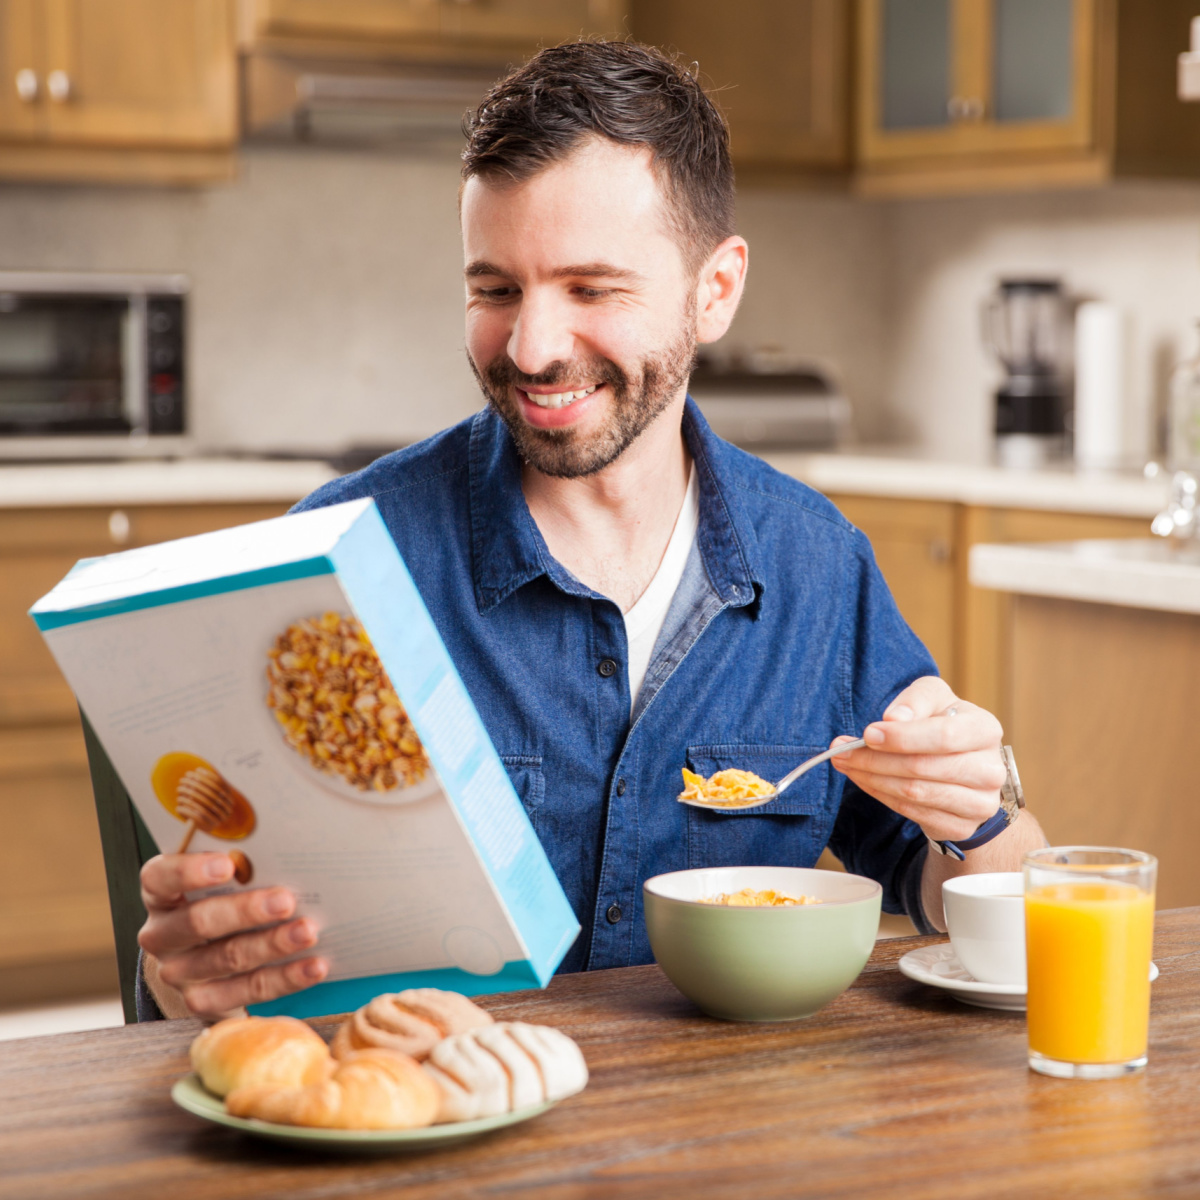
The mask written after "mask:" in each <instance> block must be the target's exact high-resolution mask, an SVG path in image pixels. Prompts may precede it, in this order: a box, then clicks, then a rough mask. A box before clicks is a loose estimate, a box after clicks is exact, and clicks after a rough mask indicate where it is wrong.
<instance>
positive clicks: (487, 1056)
mask: <svg viewBox="0 0 1200 1200" xmlns="http://www.w3.org/2000/svg"><path fill="white" fill-rule="evenodd" d="M424 1070H425V1073H426V1074H427V1075H428V1076H429V1077H430V1079H432V1080H433V1081H434V1082H435V1083H436V1084H437V1085H438V1090H439V1091H440V1092H441V1105H440V1107H439V1108H438V1115H437V1121H438V1122H439V1123H440V1122H445V1121H471V1120H474V1119H476V1118H478V1117H491V1116H497V1115H499V1114H500V1113H506V1112H515V1111H517V1110H518V1109H521V1108H529V1107H530V1106H532V1105H534V1104H541V1103H543V1102H544V1101H547V1100H561V1099H563V1097H565V1096H572V1095H574V1094H575V1093H576V1092H581V1091H582V1090H583V1089H584V1087H586V1086H587V1080H588V1071H587V1063H586V1062H585V1061H584V1058H583V1053H582V1052H581V1051H580V1049H579V1047H578V1046H577V1045H576V1044H575V1043H574V1042H573V1041H572V1040H571V1039H570V1038H569V1037H567V1035H566V1034H565V1033H562V1032H561V1031H560V1030H557V1029H552V1028H550V1027H549V1026H547V1025H526V1024H524V1023H523V1022H521V1021H505V1022H502V1023H500V1024H494V1025H491V1026H489V1027H487V1028H484V1029H476V1030H473V1031H472V1032H470V1033H463V1034H458V1035H456V1036H454V1037H448V1038H446V1039H445V1040H444V1041H441V1042H439V1043H438V1044H437V1045H436V1046H435V1047H434V1048H433V1051H432V1053H431V1054H430V1056H429V1061H428V1062H427V1063H426V1064H425V1067H424Z"/></svg>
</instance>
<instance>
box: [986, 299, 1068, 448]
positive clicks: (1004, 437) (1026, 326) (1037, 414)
mask: <svg viewBox="0 0 1200 1200" xmlns="http://www.w3.org/2000/svg"><path fill="white" fill-rule="evenodd" d="M983 315H984V341H985V342H986V344H987V347H988V349H989V350H990V351H991V352H992V354H993V355H995V357H996V359H997V360H998V361H999V362H1000V364H1001V365H1002V366H1003V367H1004V370H1005V372H1006V377H1005V379H1004V382H1003V383H1002V384H1001V385H1000V387H999V388H998V389H997V390H996V393H995V398H996V423H995V431H996V452H997V458H998V459H999V461H1000V463H1001V465H1003V466H1011V467H1026V468H1028V467H1037V466H1040V465H1042V464H1043V463H1045V462H1048V461H1050V460H1051V459H1054V458H1059V457H1061V456H1062V455H1063V454H1064V453H1065V450H1066V399H1067V377H1068V372H1069V370H1070V360H1069V348H1070V341H1071V339H1070V311H1069V309H1068V306H1067V300H1066V297H1065V296H1064V295H1063V290H1062V285H1061V283H1060V282H1059V281H1058V280H1057V279H1002V280H1001V281H1000V284H999V287H998V288H997V289H996V291H995V292H994V293H993V294H992V296H991V297H990V298H989V299H988V301H987V304H986V305H985V307H984V314H983Z"/></svg>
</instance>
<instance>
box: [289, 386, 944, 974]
mask: <svg viewBox="0 0 1200 1200" xmlns="http://www.w3.org/2000/svg"><path fill="white" fill-rule="evenodd" d="M683 432H684V436H685V438H686V439H687V444H688V447H689V449H690V450H691V453H692V456H693V458H694V460H695V463H696V470H697V472H698V476H699V487H700V525H699V530H698V532H697V535H696V544H695V547H694V549H693V552H692V555H691V558H690V559H689V562H688V565H687V567H686V568H685V572H684V578H683V581H682V582H681V584H680V587H679V589H678V591H677V593H676V596H675V601H674V602H673V604H672V606H671V609H670V610H669V612H668V614H667V619H666V622H665V624H664V626H663V630H662V633H661V634H660V636H659V639H658V641H657V643H656V645H655V650H654V654H653V657H652V660H651V664H650V669H649V671H648V672H647V674H646V678H645V681H644V683H643V685H642V690H641V691H640V693H639V695H638V701H637V707H636V709H635V710H634V712H633V714H632V716H631V715H630V695H629V683H628V674H627V671H626V669H625V666H626V650H627V643H626V636H625V623H624V619H623V617H622V614H621V610H620V608H618V606H617V605H616V604H615V603H614V602H613V601H611V600H609V599H607V598H606V597H604V596H602V595H600V594H598V593H597V592H595V591H593V590H592V589H591V588H589V587H587V586H586V585H584V584H583V583H581V582H580V581H579V580H578V579H576V578H575V577H574V576H573V575H572V574H571V573H570V572H569V571H567V570H566V569H565V568H564V567H563V566H562V565H561V564H560V563H558V562H557V561H556V560H555V559H554V558H553V557H552V556H551V555H550V552H549V550H548V549H547V546H546V543H545V541H544V539H543V538H542V536H541V533H540V532H539V530H538V528H537V525H536V524H535V522H534V520H533V518H532V517H531V515H530V512H529V509H528V506H527V505H526V503H525V498H524V495H523V493H522V491H521V466H520V461H519V459H518V456H517V453H516V449H515V447H514V444H513V442H512V439H511V437H510V436H509V433H508V430H507V429H506V428H505V426H504V424H503V422H502V421H501V420H500V419H499V418H498V417H497V416H496V415H495V414H494V413H492V412H491V411H486V410H485V411H483V412H480V413H479V414H477V415H476V416H475V417H473V418H471V419H470V420H468V421H465V422H463V423H462V424H460V425H457V426H455V427H454V428H452V429H449V430H446V431H445V432H444V433H441V434H438V435H437V436H435V437H433V438H430V439H428V440H427V441H424V442H421V443H420V444H418V445H415V446H411V447H409V448H407V449H405V450H400V451H397V452H396V453H394V454H389V455H387V456H386V457H384V458H381V459H380V460H379V461H378V462H375V463H373V464H372V465H371V466H369V467H367V468H366V469H365V470H363V471H359V472H358V473H356V474H353V475H349V476H346V477H344V478H341V479H337V480H334V481H333V482H331V483H328V484H326V485H325V486H324V487H322V488H320V489H318V490H317V491H316V492H314V493H313V494H312V495H311V496H309V497H308V498H307V499H305V500H303V501H302V502H301V503H300V504H299V505H298V506H297V509H299V510H303V509H308V508H314V507H318V506H320V505H325V504H335V503H339V502H341V501H344V500H352V499H357V498H360V497H364V496H371V497H373V498H374V499H375V502H376V504H377V505H378V507H379V510H380V512H381V514H382V516H383V519H384V521H385V522H386V524H387V527H388V529H389V530H390V531H391V534H392V537H393V538H394V539H395V541H396V545H397V546H398V547H399V550H400V553H401V554H402V555H403V557H404V560H405V562H406V564H407V565H408V568H409V570H410V572H411V573H412V576H413V579H414V580H415V581H416V585H417V587H418V589H419V590H420V592H421V595H422V596H423V597H424V599H425V603H426V605H427V606H428V608H429V611H430V613H431V614H432V616H433V620H434V622H435V623H436V625H437V627H438V630H439V632H440V633H441V635H442V637H443V639H444V640H445V643H446V646H447V648H448V650H449V652H450V655H451V657H452V658H453V659H454V662H455V663H456V665H457V666H458V669H459V671H460V673H461V674H462V677H463V681H464V682H465V684H466V686H467V689H468V691H469V692H470V694H471V697H472V699H473V700H474V702H475V705H476V707H477V708H478V710H479V714H480V716H481V717H482V719H483V723H484V725H485V726H486V727H487V730H488V733H489V734H490V735H491V738H492V742H493V743H494V745H495V747H496V750H497V753H498V754H499V755H500V757H501V759H502V761H503V763H504V765H505V767H506V768H507V770H508V772H509V775H510V777H511V779H512V782H513V785H514V787H515V789H516V791H517V794H518V796H520V798H521V801H522V803H523V804H524V806H525V811H526V812H527V813H528V814H529V819H530V821H531V822H532V824H533V827H534V829H535V830H536V831H537V835H538V837H539V838H540V839H541V842H542V845H543V846H544V847H545V850H546V854H547V855H548V856H549V859H550V862H551V864H552V866H553V868H554V870H555V873H556V874H557V876H558V878H559V881H560V882H561V883H562V886H563V888H564V889H565V891H566V894H567V896H568V898H569V899H570V902H571V905H572V907H573V908H574V910H575V914H576V916H577V917H578V918H579V922H580V925H581V926H582V927H583V932H582V933H581V934H580V936H579V938H578V939H577V940H576V942H575V944H574V945H573V946H572V947H571V949H570V950H569V951H568V953H567V956H566V958H565V959H564V961H563V964H562V967H561V968H560V969H561V970H563V971H574V970H584V969H596V968H602V967H623V966H630V965H634V964H638V963H646V962H650V961H652V955H651V952H650V944H649V941H648V939H647V936H646V927H645V922H644V920H643V917H642V883H643V882H644V881H645V880H646V879H648V878H650V877H651V876H653V875H658V874H661V873H662V872H665V871H679V870H683V869H686V868H691V867H703V866H725V865H741V866H751V865H767V864H775V865H787V866H812V865H813V864H814V863H815V862H816V860H817V858H818V857H819V855H820V854H821V851H822V850H823V849H824V848H825V847H826V845H828V846H829V847H830V848H831V849H832V850H833V852H834V853H835V854H837V855H838V857H839V858H841V859H842V861H843V862H844V863H845V865H846V869H847V870H849V871H853V872H856V873H858V874H863V875H869V876H870V877H872V878H874V879H877V880H878V881H879V882H880V883H881V884H882V885H883V905H884V909H885V911H887V912H893V913H895V912H907V913H908V914H909V915H910V916H911V917H912V918H913V920H914V921H915V922H916V924H917V925H918V927H919V928H921V929H923V930H926V931H928V930H929V929H930V926H929V925H928V923H927V921H926V920H925V917H924V913H923V911H922V909H921V903H920V877H921V870H922V867H923V864H924V861H925V853H926V849H927V843H926V840H925V837H924V835H923V834H922V833H921V830H920V829H919V827H918V826H916V825H915V824H913V823H912V822H911V821H908V820H905V819H904V818H903V817H901V816H899V815H897V814H896V813H895V812H893V811H892V810H891V809H889V808H887V807H886V806H885V805H883V804H881V803H880V802H879V801H877V800H874V799H872V798H871V797H869V796H867V795H866V794H865V793H864V792H862V791H860V790H859V789H858V788H857V787H856V786H854V785H853V784H851V783H849V782H848V781H847V780H846V779H845V778H844V777H843V776H842V775H840V774H838V773H837V772H836V771H834V770H833V769H832V768H831V767H830V766H829V764H828V763H825V764H823V765H822V766H820V767H818V768H817V769H815V770H813V771H810V772H809V773H808V774H807V775H804V776H802V777H801V778H800V779H799V780H798V781H797V782H796V783H795V784H793V785H792V786H791V787H790V788H788V790H787V791H786V792H784V793H783V795H782V796H781V797H780V798H779V799H778V800H776V801H774V802H772V803H771V804H770V805H768V806H766V807H765V808H761V809H754V810H751V811H748V812H747V811H742V812H739V811H736V810H734V811H718V812H706V811H702V810H699V809H696V808H691V807H687V806H685V805H681V804H678V803H677V802H676V800H675V797H676V795H677V794H678V793H679V791H680V790H681V787H682V779H681V776H680V768H681V767H684V766H687V767H689V768H690V769H692V770H694V771H696V772H698V773H700V774H702V775H710V774H711V773H712V772H714V771H717V770H721V769H724V768H726V767H741V768H744V769H746V770H750V771H753V772H755V773H756V774H758V775H761V776H762V777H763V778H765V779H779V778H781V777H782V776H783V775H784V774H785V773H786V772H787V771H788V770H790V769H791V768H792V767H793V766H795V765H796V764H797V763H799V762H801V761H802V760H803V759H805V758H808V757H810V756H812V755H814V754H817V753H819V752H820V751H822V750H824V749H826V748H827V747H828V745H829V743H830V741H831V740H832V739H833V738H834V737H836V736H837V735H838V734H855V735H857V734H859V733H861V731H862V729H863V728H864V726H866V725H867V724H868V723H869V722H871V721H873V720H876V719H878V718H879V716H880V715H881V714H882V713H883V710H884V709H885V708H886V707H887V705H888V704H889V702H890V701H891V700H892V698H893V697H894V696H895V695H896V694H897V693H898V692H899V691H901V690H902V689H903V688H904V687H906V686H907V685H908V684H909V683H911V682H912V681H913V680H914V679H916V678H918V677H919V676H921V675H928V674H933V673H935V671H936V668H935V666H934V664H933V661H932V660H931V659H930V657H929V655H928V653H927V652H926V650H925V648H924V647H923V646H922V645H921V643H920V642H919V641H918V639H917V637H916V636H915V635H914V634H913V632H912V631H911V630H910V629H909V628H908V626H907V625H906V624H905V622H904V620H903V618H902V617H901V616H900V614H899V612H898V611H897V610H896V606H895V603H894V602H893V600H892V597H891V594H890V593H889V592H888V589H887V585H886V584H885V583H884V582H883V578H882V577H881V575H880V574H879V570H878V568H877V567H876V565H875V561H874V557H873V555H872V553H871V548H870V544H869V543H868V541H867V539H866V538H865V537H864V536H863V534H862V533H860V532H859V531H858V530H857V529H855V528H854V527H853V526H852V525H850V524H849V522H847V521H846V520H845V518H843V517H842V516H841V515H840V514H839V513H838V511H837V510H836V509H835V508H834V507H833V505H832V504H830V503H829V501H827V500H826V499H824V497H822V496H820V495H819V494H818V493H816V492H814V491H812V490H811V489H810V488H808V487H805V486H804V485H803V484H801V483H798V482H797V481H795V480H793V479H790V478H788V477H787V476H784V475H782V474H780V473H779V472H777V471H775V470H773V469H772V468H771V467H769V466H767V465H766V464H765V463H763V462H762V461H761V460H759V459H757V458H755V457H753V456H751V455H749V454H746V453H744V452H742V451H741V450H738V449H735V448H734V447H733V446H731V445H729V444H728V443H726V442H723V441H722V440H721V439H719V438H717V437H716V436H715V435H714V434H713V433H712V431H711V430H710V429H709V428H708V425H707V424H706V423H705V421H704V418H703V416H702V415H701V414H700V411H699V409H698V408H697V407H696V405H695V404H694V403H693V402H692V401H691V400H689V401H688V403H687V406H686V409H685V413H684V420H683Z"/></svg>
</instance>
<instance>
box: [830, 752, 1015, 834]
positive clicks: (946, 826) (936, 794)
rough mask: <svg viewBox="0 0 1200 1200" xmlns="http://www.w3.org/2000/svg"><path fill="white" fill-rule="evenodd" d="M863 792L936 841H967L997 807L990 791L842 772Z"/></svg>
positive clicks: (872, 774) (858, 772)
mask: <svg viewBox="0 0 1200 1200" xmlns="http://www.w3.org/2000/svg"><path fill="white" fill-rule="evenodd" d="M845 774H846V776H847V777H848V778H849V779H852V780H853V781H854V782H855V783H856V784H858V786H859V787H860V788H862V790H863V791H864V792H866V793H867V794H868V795H870V796H874V797H875V799H876V800H879V801H881V802H882V803H884V804H886V805H887V806H888V807H889V808H891V809H894V810H895V811H896V812H898V813H899V814H900V815H901V816H903V817H907V818H908V819H909V820H910V821H915V822H916V823H917V824H918V825H920V826H921V828H922V830H923V831H924V832H925V833H926V834H928V835H929V836H930V837H931V838H934V839H936V840H937V841H945V840H947V839H951V840H957V839H961V838H968V837H970V836H971V834H973V833H974V832H975V830H976V829H978V828H979V826H980V825H982V824H983V823H984V821H986V820H987V819H988V818H989V817H990V816H991V815H992V814H993V813H994V812H995V811H996V809H997V807H998V806H999V797H998V796H997V794H996V793H995V792H992V791H981V790H979V789H976V788H970V787H964V786H962V785H961V784H955V783H943V782H938V781H935V780H929V779H913V778H900V777H897V776H895V775H879V774H874V773H872V772H870V771H850V770H847V771H845Z"/></svg>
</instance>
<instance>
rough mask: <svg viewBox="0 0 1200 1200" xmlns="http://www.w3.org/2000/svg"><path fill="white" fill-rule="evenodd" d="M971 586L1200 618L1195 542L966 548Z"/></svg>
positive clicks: (1199, 556)
mask: <svg viewBox="0 0 1200 1200" xmlns="http://www.w3.org/2000/svg"><path fill="white" fill-rule="evenodd" d="M969 573H970V580H971V582H972V583H973V584H974V585H975V586H976V587H986V588H995V589H997V590H999V591H1004V592H1019V593H1021V594H1023V595H1030V596H1054V597H1058V598H1060V599H1064V600H1088V601H1091V602H1093V603H1097V604H1118V605H1122V606H1124V607H1127V608H1150V609H1158V610H1160V611H1163V612H1181V613H1200V543H1193V542H1185V543H1176V542H1169V541H1167V540H1165V539H1162V538H1145V539H1142V538H1128V539H1123V540H1118V541H1101V540H1098V539H1097V540H1093V541H1080V542H1042V543H1039V544H1037V545H1007V546H995V545H979V546H972V547H971V560H970V567H969Z"/></svg>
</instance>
